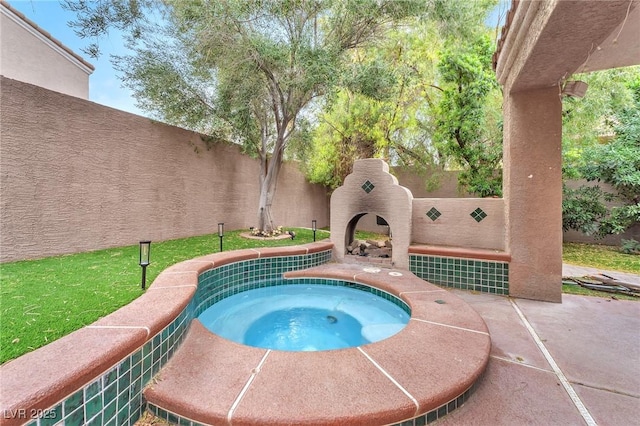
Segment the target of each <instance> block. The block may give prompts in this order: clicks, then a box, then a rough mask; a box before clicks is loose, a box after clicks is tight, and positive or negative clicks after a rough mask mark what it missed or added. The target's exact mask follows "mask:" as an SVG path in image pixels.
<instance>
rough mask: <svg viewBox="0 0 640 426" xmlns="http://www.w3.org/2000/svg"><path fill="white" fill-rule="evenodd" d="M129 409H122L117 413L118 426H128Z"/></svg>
mask: <svg viewBox="0 0 640 426" xmlns="http://www.w3.org/2000/svg"><path fill="white" fill-rule="evenodd" d="M128 419H129V407H128V406H127V407H124V408H122V409H121V410H120V411H118V424H119V425H124V424H129V422H128Z"/></svg>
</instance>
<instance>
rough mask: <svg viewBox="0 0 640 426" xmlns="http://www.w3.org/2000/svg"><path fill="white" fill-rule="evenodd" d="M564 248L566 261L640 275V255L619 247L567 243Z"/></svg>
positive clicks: (564, 259)
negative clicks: (623, 250)
mask: <svg viewBox="0 0 640 426" xmlns="http://www.w3.org/2000/svg"><path fill="white" fill-rule="evenodd" d="M562 248H563V250H562V259H563V261H564V262H565V263H570V264H572V265H580V266H589V267H593V268H598V269H605V270H609V271H620V272H629V273H632V274H638V275H640V256H638V255H636V254H624V253H621V252H620V250H619V248H618V247H612V246H603V245H597V244H578V243H566V244H563V246H562Z"/></svg>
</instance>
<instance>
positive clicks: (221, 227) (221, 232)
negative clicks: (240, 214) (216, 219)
mask: <svg viewBox="0 0 640 426" xmlns="http://www.w3.org/2000/svg"><path fill="white" fill-rule="evenodd" d="M218 237H220V251H222V237H224V222H220V223H218Z"/></svg>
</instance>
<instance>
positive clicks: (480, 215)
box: [470, 207, 487, 223]
mask: <svg viewBox="0 0 640 426" xmlns="http://www.w3.org/2000/svg"><path fill="white" fill-rule="evenodd" d="M470 215H471V217H472V218H473V219H474V220H475V221H476V222H478V223H480V222H482V220H483V219H484V218H485V217H487V213H485V212H484V210H482V209H481V208H480V207H478V208H477V209H475V210H474V211H472V212H471V213H470Z"/></svg>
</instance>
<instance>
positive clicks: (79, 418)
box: [64, 407, 84, 426]
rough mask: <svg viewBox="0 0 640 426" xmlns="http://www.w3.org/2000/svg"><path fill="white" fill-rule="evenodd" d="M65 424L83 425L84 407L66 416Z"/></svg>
mask: <svg viewBox="0 0 640 426" xmlns="http://www.w3.org/2000/svg"><path fill="white" fill-rule="evenodd" d="M64 424H65V425H70V426H71V425H82V424H84V408H83V407H80V408H78V409H77V410H75V411H74V412H73V413H71V414H69V415H67V416H65V418H64Z"/></svg>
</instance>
